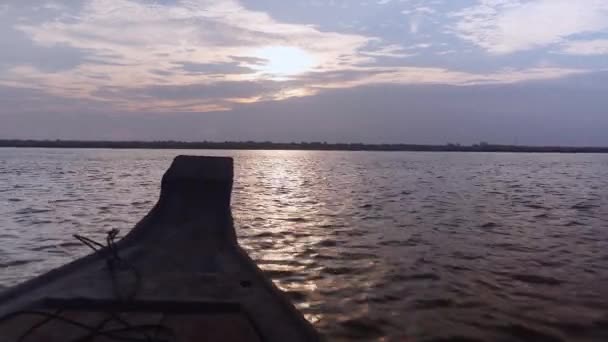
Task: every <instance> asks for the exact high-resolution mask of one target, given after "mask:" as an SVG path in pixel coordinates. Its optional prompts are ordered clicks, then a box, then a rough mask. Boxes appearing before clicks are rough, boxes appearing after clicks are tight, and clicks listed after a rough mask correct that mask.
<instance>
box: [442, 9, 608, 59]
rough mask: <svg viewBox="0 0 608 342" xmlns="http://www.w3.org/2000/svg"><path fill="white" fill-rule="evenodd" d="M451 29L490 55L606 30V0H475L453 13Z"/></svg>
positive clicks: (550, 43)
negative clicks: (454, 21)
mask: <svg viewBox="0 0 608 342" xmlns="http://www.w3.org/2000/svg"><path fill="white" fill-rule="evenodd" d="M452 16H453V17H454V18H457V23H456V24H455V25H454V26H453V27H452V29H451V31H452V32H453V33H454V34H456V35H457V36H459V37H460V38H462V39H465V40H467V41H470V42H472V43H473V44H475V45H478V46H479V47H481V48H483V49H485V50H486V51H487V52H489V53H492V54H508V53H513V52H517V51H524V50H530V49H534V48H538V47H542V46H547V45H552V44H556V43H562V42H565V41H567V40H568V39H570V38H571V37H572V36H574V35H581V34H587V33H593V32H602V31H606V30H608V2H607V1H605V0H576V1H571V0H531V1H530V0H528V1H523V0H478V3H477V4H476V5H474V6H472V7H469V8H466V9H463V10H460V11H458V12H455V13H453V14H452Z"/></svg>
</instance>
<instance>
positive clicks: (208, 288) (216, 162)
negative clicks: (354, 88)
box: [0, 156, 319, 342]
mask: <svg viewBox="0 0 608 342" xmlns="http://www.w3.org/2000/svg"><path fill="white" fill-rule="evenodd" d="M232 181H233V162H232V159H231V158H224V157H195V156H178V157H177V158H175V160H174V161H173V163H172V165H171V167H170V168H169V170H168V171H167V172H166V173H165V175H164V176H163V179H162V185H161V193H160V198H159V200H158V202H157V204H156V205H155V206H154V208H153V209H152V210H151V211H150V212H149V213H148V214H147V215H146V216H145V217H144V218H143V219H142V220H141V221H140V222H139V223H138V224H137V225H136V226H135V227H134V228H133V229H132V230H131V231H130V232H129V233H128V234H127V235H126V236H125V237H124V238H123V239H122V240H120V241H118V242H116V243H115V244H112V243H110V244H109V245H108V246H106V247H104V248H101V249H100V250H99V251H97V252H95V253H93V254H91V255H88V256H86V257H83V258H81V259H78V260H76V261H74V262H72V263H70V264H67V265H65V266H62V267H59V268H57V269H55V270H52V271H50V272H48V273H46V274H43V275H41V276H39V277H36V278H34V279H32V280H29V281H27V282H25V283H23V284H20V285H18V286H16V287H14V288H11V289H9V290H7V291H5V292H4V293H2V294H0V317H3V319H2V320H0V336H11V337H12V338H14V339H15V341H17V338H19V336H20V335H19V334H23V333H24V332H23V331H24V329H25V328H26V327H28V324H29V326H31V325H32V324H36V322H38V321H40V317H38V318H36V317H32V315H29V316H28V315H27V314H22V315H21V316H20V315H19V313H20V312H24V310H31V309H36V310H43V311H45V310H46V311H45V312H51V311H53V310H61V311H62V312H64V313H65V314H66V315H68V316H70V317H71V318H70V319H75V318H74V317H85V318H84V320H85V322H84V323H83V324H84V325H87V326H89V325H94V323H97V321H99V320H101V319H102V318H104V317H106V318H107V315H108V314H109V313H110V314H111V315H121V318H122V319H124V320H129V319H132V320H133V321H137V322H140V323H141V322H143V321H145V322H147V323H149V325H153V324H159V323H158V322H163V323H162V324H163V327H164V328H167V329H172V330H174V332H173V333H174V334H175V335H176V336H177V338H176V339H175V341H178V342H180V341H184V342H186V341H188V342H189V341H215V340H218V341H277V342H278V341H316V340H319V336H318V334H317V333H316V331H315V330H314V328H313V327H312V326H311V325H310V323H309V322H308V321H306V319H304V317H303V316H302V315H301V314H300V313H299V312H298V311H297V310H296V309H295V308H294V306H293V305H292V304H291V303H290V301H289V300H288V299H287V298H286V297H285V296H284V295H283V293H282V292H281V291H280V290H278V289H277V288H276V287H275V286H274V284H273V283H272V282H271V281H270V280H269V279H267V278H266V277H265V276H264V275H263V273H262V271H261V270H260V269H259V268H258V267H257V266H256V265H255V263H254V262H253V261H252V260H251V259H250V258H249V257H248V255H247V254H246V253H245V252H244V250H243V249H242V248H241V247H240V246H239V245H238V242H237V238H236V234H235V230H234V226H233V220H232V214H231V210H230V196H231V191H232ZM85 312H86V315H85V314H84V313H85ZM115 324H118V323H115ZM157 328H158V327H157ZM71 329H72V330H73V331H72V330H70V324H68V323H65V322H64V323H61V322H54V321H52V320H51V321H50V322H47V323H45V324H44V326H42V327H41V328H39V330H40V332H35V333H38V334H41V335H40V336H45V338H48V339H47V340H44V341H69V339H66V336H68V335H69V336H70V338H72V335H73V336H74V338H75V337H77V336H81V335H82V334H84V333H85V331H84V330H86V328H81V329H78V328H74V327H72V328H71ZM32 334H34V333H32ZM66 334H67V335H66ZM132 334H134V333H132ZM28 338H29V337H28ZM52 338H56V339H52ZM99 338H100V340H99V341H102V340H103V341H106V340H104V339H101V338H104V336H101V335H100V337H99ZM105 338H110V337H109V336H105ZM2 340H3V341H4V340H7V341H10V339H2ZM25 341H26V342H27V341H37V340H36V339H35V338H34V337H33V335H32V339H26V340H25ZM40 341H42V339H40ZM91 341H93V340H91ZM94 341H97V340H94ZM107 341H112V339H107Z"/></svg>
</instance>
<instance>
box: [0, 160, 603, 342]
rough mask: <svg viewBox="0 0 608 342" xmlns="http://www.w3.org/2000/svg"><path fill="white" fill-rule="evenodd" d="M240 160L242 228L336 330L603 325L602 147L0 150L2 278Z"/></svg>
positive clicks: (561, 333) (515, 334)
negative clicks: (180, 163) (220, 160)
mask: <svg viewBox="0 0 608 342" xmlns="http://www.w3.org/2000/svg"><path fill="white" fill-rule="evenodd" d="M177 154H200V155H222V156H232V157H234V158H235V184H234V192H233V203H232V206H233V213H234V216H235V225H236V229H237V234H238V236H239V239H240V242H241V244H242V245H243V246H244V247H245V248H246V249H247V250H248V251H249V253H250V254H251V256H252V257H253V258H254V259H255V260H256V261H257V262H258V263H259V265H260V266H261V268H262V269H264V270H265V271H266V272H267V274H268V275H269V276H270V277H272V279H273V280H274V281H275V283H276V284H278V285H279V286H280V287H281V288H282V289H284V290H285V291H287V292H288V294H289V295H290V297H291V298H292V300H293V301H294V302H295V303H296V305H297V306H298V308H299V309H300V310H302V311H303V312H304V313H305V314H306V317H307V318H308V319H309V320H311V321H312V322H313V323H314V324H315V326H316V327H317V328H318V329H319V330H320V331H321V332H322V333H323V334H324V335H325V336H327V337H329V338H330V339H332V340H333V339H335V340H342V339H359V340H376V339H386V340H401V339H408V340H423V341H426V340H437V341H439V340H443V339H448V340H449V339H452V340H458V341H465V340H499V341H525V340H537V341H560V340H564V341H566V340H580V341H604V340H608V155H566V154H508V153H500V154H499V153H415V152H315V151H200V150H199V151H184V150H180V151H174V150H71V149H0V286H10V285H14V284H16V283H18V282H21V281H23V280H25V279H28V278H31V277H33V276H35V275H37V274H40V273H42V272H45V271H47V270H49V269H51V268H54V267H57V266H59V265H61V264H64V263H66V262H68V261H70V260H72V259H74V258H77V257H79V256H82V255H84V254H87V253H88V252H89V251H88V250H87V248H86V247H84V246H82V245H80V244H79V243H77V242H76V241H75V240H74V239H73V238H72V234H75V233H79V234H84V235H86V236H89V237H92V238H94V239H99V240H100V241H101V240H103V238H104V236H105V232H106V231H107V230H109V229H111V228H119V229H121V231H122V234H124V233H125V232H127V231H128V230H129V229H130V228H131V227H132V226H133V225H134V224H135V223H136V222H137V221H138V220H139V219H141V218H142V217H143V215H145V214H146V213H147V212H148V211H149V210H150V209H151V207H152V206H153V205H154V203H155V201H156V199H157V198H158V193H159V186H160V179H161V176H162V174H163V173H164V171H165V170H166V169H167V167H168V166H169V164H170V163H171V160H172V158H173V157H174V156H175V155H177Z"/></svg>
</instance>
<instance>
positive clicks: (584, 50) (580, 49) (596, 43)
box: [561, 39, 608, 56]
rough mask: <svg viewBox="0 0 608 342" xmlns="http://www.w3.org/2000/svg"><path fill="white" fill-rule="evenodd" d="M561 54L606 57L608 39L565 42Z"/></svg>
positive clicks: (607, 53)
mask: <svg viewBox="0 0 608 342" xmlns="http://www.w3.org/2000/svg"><path fill="white" fill-rule="evenodd" d="M561 52H562V53H565V54H569V55H585V56H590V55H608V39H595V40H588V41H573V42H567V43H565V44H563V45H562V49H561Z"/></svg>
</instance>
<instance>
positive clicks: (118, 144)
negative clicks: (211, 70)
mask: <svg viewBox="0 0 608 342" xmlns="http://www.w3.org/2000/svg"><path fill="white" fill-rule="evenodd" d="M0 147H47V148H115V149H125V148H134V149H144V148H148V149H227V150H320V151H327V150H334V151H420V152H425V151H427V152H559V153H608V147H574V146H524V145H500V144H490V143H487V142H480V143H478V144H473V145H460V144H454V143H447V144H444V145H422V144H365V143H327V142H291V143H277V142H270V141H263V142H256V141H224V142H215V141H200V142H188V141H173V140H166V141H95V140H21V139H3V140H0Z"/></svg>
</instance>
